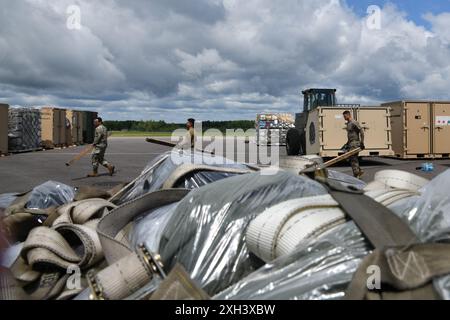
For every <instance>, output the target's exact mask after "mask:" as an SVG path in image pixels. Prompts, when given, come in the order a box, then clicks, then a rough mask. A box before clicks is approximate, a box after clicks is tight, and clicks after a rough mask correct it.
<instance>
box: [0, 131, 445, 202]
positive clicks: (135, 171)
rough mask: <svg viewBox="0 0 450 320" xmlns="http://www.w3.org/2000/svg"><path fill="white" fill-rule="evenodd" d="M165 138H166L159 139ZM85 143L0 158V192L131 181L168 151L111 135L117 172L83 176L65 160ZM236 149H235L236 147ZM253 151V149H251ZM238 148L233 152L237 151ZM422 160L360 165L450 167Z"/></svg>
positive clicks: (84, 169) (84, 165)
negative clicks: (49, 184)
mask: <svg viewBox="0 0 450 320" xmlns="http://www.w3.org/2000/svg"><path fill="white" fill-rule="evenodd" d="M161 139H165V140H168V138H161ZM254 147H255V146H253V148H252V146H249V145H247V146H246V151H245V153H246V157H247V159H248V156H249V154H250V153H251V152H252V151H249V149H253V150H254V149H255V148H254ZM83 148H85V146H78V147H71V148H66V149H59V150H47V151H39V152H31V153H23V154H15V155H11V156H7V157H2V158H0V194H2V193H8V192H25V191H28V190H31V189H32V188H33V187H34V186H37V185H39V184H41V183H44V182H46V181H48V180H53V181H58V182H62V183H65V184H68V185H72V186H82V185H93V186H97V187H100V188H104V189H109V188H111V187H114V186H115V185H117V184H119V183H123V182H129V181H131V180H133V179H134V178H135V177H136V176H138V175H139V173H140V172H141V171H142V170H143V169H144V167H145V166H146V165H147V164H148V163H149V162H150V161H151V160H152V159H154V158H155V157H157V156H158V155H160V154H161V153H164V152H165V151H169V150H170V148H168V147H164V146H160V145H155V144H150V143H147V142H146V141H145V138H142V137H139V138H110V139H109V147H108V150H107V154H106V159H107V160H108V161H110V162H111V163H113V164H114V165H115V166H116V168H117V172H116V174H115V175H114V176H113V177H110V176H109V175H108V174H107V171H106V169H104V168H100V176H99V177H97V178H86V175H87V174H88V173H89V172H90V170H91V163H90V157H89V156H88V157H86V158H83V159H82V160H80V161H78V162H77V163H75V164H74V165H73V166H71V167H67V166H66V165H65V163H66V162H67V161H69V160H70V159H71V158H72V157H74V156H75V155H76V154H77V153H79V152H80V151H81V150H83ZM236 149H237V148H236ZM253 152H254V151H253ZM236 153H237V151H234V154H236ZM285 154H286V153H285V149H284V147H281V148H280V155H281V156H284V155H285ZM423 162H424V160H398V159H389V158H366V159H364V160H363V161H362V167H363V169H364V171H365V172H366V174H365V175H364V176H363V178H362V179H363V180H364V181H366V182H369V181H371V180H372V179H373V175H374V174H375V173H376V172H377V171H379V170H384V169H400V170H406V171H409V172H414V173H417V174H419V175H421V176H423V177H426V178H429V179H432V178H433V177H435V176H436V175H438V174H439V173H441V172H443V171H445V170H447V169H449V168H450V160H435V161H427V162H433V163H434V164H435V171H434V172H432V173H424V172H421V171H418V170H416V168H417V167H419V166H420V165H421V164H422V163H423ZM334 169H335V170H338V171H342V172H344V173H348V174H351V168H350V166H349V165H348V163H342V164H340V165H338V166H335V167H334Z"/></svg>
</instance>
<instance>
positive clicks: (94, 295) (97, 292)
mask: <svg viewBox="0 0 450 320" xmlns="http://www.w3.org/2000/svg"><path fill="white" fill-rule="evenodd" d="M86 279H87V282H88V284H89V288H90V289H91V290H90V291H91V293H90V294H89V300H105V297H104V296H103V289H102V288H101V286H100V285H99V284H98V283H97V280H96V279H95V274H94V271H93V270H89V271H88V272H87V274H86Z"/></svg>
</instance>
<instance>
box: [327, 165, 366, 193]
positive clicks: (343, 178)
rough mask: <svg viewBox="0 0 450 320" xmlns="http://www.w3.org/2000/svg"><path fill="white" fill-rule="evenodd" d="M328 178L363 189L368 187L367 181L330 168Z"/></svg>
mask: <svg viewBox="0 0 450 320" xmlns="http://www.w3.org/2000/svg"><path fill="white" fill-rule="evenodd" d="M328 179H329V180H333V181H336V182H339V183H341V184H342V185H344V186H347V187H348V186H352V187H355V188H356V189H359V190H362V189H364V188H365V187H366V185H367V184H366V183H365V182H364V181H362V180H359V179H357V178H355V177H352V176H350V175H348V174H345V173H343V172H339V171H335V170H328Z"/></svg>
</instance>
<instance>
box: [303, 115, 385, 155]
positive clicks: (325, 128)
mask: <svg viewBox="0 0 450 320" xmlns="http://www.w3.org/2000/svg"><path fill="white" fill-rule="evenodd" d="M346 110H349V111H350V112H352V114H353V117H354V119H356V120H357V121H359V122H360V123H361V125H362V126H363V127H364V128H365V137H366V138H365V141H364V142H365V145H366V150H364V151H362V152H361V153H360V156H392V155H394V153H393V151H392V147H391V127H390V113H389V108H386V107H384V108H383V107H354V108H348V107H345V108H341V107H318V108H316V109H315V110H313V111H311V112H310V114H309V117H308V124H307V127H306V154H317V155H319V156H321V157H337V156H338V155H340V154H341V153H342V151H341V149H342V147H343V146H344V144H345V143H346V142H347V131H346V125H345V120H344V117H343V115H342V113H343V112H344V111H346Z"/></svg>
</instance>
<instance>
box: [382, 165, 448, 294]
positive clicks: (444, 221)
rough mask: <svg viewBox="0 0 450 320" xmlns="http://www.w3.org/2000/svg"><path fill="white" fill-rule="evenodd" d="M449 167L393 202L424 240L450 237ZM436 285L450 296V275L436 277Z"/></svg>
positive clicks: (395, 207) (439, 290)
mask: <svg viewBox="0 0 450 320" xmlns="http://www.w3.org/2000/svg"><path fill="white" fill-rule="evenodd" d="M448 190H450V170H447V171H445V172H443V173H442V174H440V175H439V176H437V177H436V178H434V179H433V180H432V181H431V182H430V183H428V184H427V185H426V186H425V187H424V188H422V190H421V195H420V196H415V197H411V198H409V199H405V200H403V201H399V202H398V203H396V204H394V205H392V206H390V209H391V210H393V211H394V212H395V213H396V214H397V215H399V216H400V217H401V218H402V219H404V220H406V221H408V223H409V224H410V226H411V228H412V229H413V230H414V232H415V233H416V235H417V236H418V237H419V239H420V240H421V241H423V242H449V241H450V193H449V192H448ZM434 286H435V288H436V289H437V291H438V292H439V293H440V295H441V297H442V298H444V299H450V275H448V276H444V277H440V278H438V279H435V280H434Z"/></svg>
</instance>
